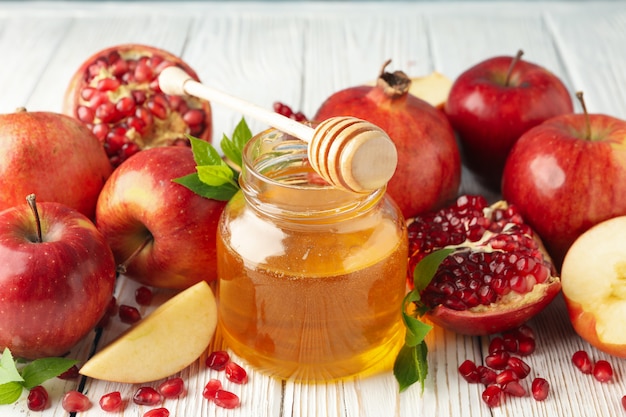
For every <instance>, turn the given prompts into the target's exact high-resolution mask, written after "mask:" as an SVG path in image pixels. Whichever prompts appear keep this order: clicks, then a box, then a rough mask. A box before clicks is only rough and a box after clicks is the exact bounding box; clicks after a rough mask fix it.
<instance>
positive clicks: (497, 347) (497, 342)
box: [489, 336, 505, 353]
mask: <svg viewBox="0 0 626 417" xmlns="http://www.w3.org/2000/svg"><path fill="white" fill-rule="evenodd" d="M503 350H505V349H504V340H502V338H501V337H499V336H496V337H494V338H493V339H491V342H489V353H496V352H500V351H503Z"/></svg>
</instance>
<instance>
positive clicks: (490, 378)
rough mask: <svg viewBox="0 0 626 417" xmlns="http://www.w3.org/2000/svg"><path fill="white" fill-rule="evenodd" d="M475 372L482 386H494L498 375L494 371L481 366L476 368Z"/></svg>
mask: <svg viewBox="0 0 626 417" xmlns="http://www.w3.org/2000/svg"><path fill="white" fill-rule="evenodd" d="M477 372H478V377H479V379H480V382H481V383H482V384H483V385H491V384H495V382H496V377H497V376H498V374H496V371H494V370H493V369H490V368H487V367H486V366H482V365H481V366H479V367H478V368H477Z"/></svg>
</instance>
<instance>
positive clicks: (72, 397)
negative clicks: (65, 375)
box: [61, 390, 91, 413]
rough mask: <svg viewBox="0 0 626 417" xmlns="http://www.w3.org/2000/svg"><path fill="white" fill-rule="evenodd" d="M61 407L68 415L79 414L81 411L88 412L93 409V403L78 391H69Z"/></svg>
mask: <svg viewBox="0 0 626 417" xmlns="http://www.w3.org/2000/svg"><path fill="white" fill-rule="evenodd" d="M61 406H62V407H63V409H64V410H65V411H67V412H68V413H77V412H80V411H87V410H89V409H90V408H91V401H89V398H87V396H86V395H85V394H82V393H80V392H78V391H74V390H72V391H68V392H66V393H65V395H64V396H63V400H62V401H61Z"/></svg>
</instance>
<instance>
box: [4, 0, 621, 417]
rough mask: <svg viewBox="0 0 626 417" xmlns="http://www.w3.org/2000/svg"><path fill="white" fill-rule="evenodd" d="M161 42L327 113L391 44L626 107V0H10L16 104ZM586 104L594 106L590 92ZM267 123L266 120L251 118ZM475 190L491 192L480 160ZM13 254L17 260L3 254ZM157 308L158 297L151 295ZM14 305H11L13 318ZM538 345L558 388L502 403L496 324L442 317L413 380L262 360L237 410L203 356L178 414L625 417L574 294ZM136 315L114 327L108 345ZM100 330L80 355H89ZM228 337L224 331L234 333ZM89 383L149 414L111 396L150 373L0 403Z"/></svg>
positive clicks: (419, 63) (546, 316) (408, 53)
mask: <svg viewBox="0 0 626 417" xmlns="http://www.w3.org/2000/svg"><path fill="white" fill-rule="evenodd" d="M127 42H137V43H145V44H150V45H154V46H158V47H161V48H164V49H167V50H169V51H171V52H174V53H176V54H179V55H181V56H182V57H183V58H184V59H185V60H186V61H187V62H188V63H189V64H191V66H192V67H193V68H194V69H195V70H196V71H197V72H198V74H199V75H200V77H201V79H202V80H203V81H204V82H205V83H207V84H210V85H212V86H214V87H217V88H219V89H222V90H225V91H229V92H231V93H232V94H235V95H238V96H240V97H242V98H245V99H247V100H250V101H252V102H255V103H257V104H259V105H261V106H265V107H267V108H271V105H272V103H273V102H274V101H275V100H280V101H282V102H284V103H286V104H289V105H291V106H293V107H294V108H295V109H296V110H298V109H300V110H302V111H304V112H305V114H307V115H312V114H313V113H314V112H315V110H316V109H317V107H318V106H319V105H320V104H321V102H322V101H323V100H324V99H325V98H326V97H327V96H328V95H330V94H331V93H332V92H334V91H336V90H338V89H341V88H344V87H349V86H353V85H356V84H361V83H364V82H366V81H371V80H373V79H374V78H375V77H376V76H377V73H378V71H379V69H380V67H381V64H382V63H383V62H384V61H385V60H386V59H388V58H391V59H392V60H393V62H392V65H391V67H390V69H403V70H404V71H406V72H407V73H409V74H410V75H413V76H419V75H425V74H428V73H430V72H431V71H435V70H436V71H439V72H442V73H444V74H445V75H447V76H448V77H450V78H455V77H456V76H457V75H459V74H460V72H461V71H462V70H464V69H465V68H467V67H469V66H470V65H473V64H474V63H476V62H478V61H480V60H483V59H485V58H488V57H491V56H494V55H499V54H508V55H512V54H514V53H515V52H516V51H517V50H518V49H519V48H522V49H524V51H525V58H526V59H528V60H531V61H534V62H537V63H540V64H542V65H544V66H546V67H547V68H550V69H551V70H553V71H554V72H555V73H557V74H558V75H559V76H560V77H561V78H562V79H563V80H564V81H565V83H566V84H567V85H568V87H569V88H570V89H571V91H572V92H574V91H576V90H583V91H584V92H585V98H586V101H587V106H588V108H589V109H590V111H592V112H605V113H609V114H612V115H614V116H617V117H621V118H626V87H625V86H626V54H625V51H626V4H625V3H621V2H618V1H612V2H585V1H571V2H566V1H563V2H548V3H545V2H534V1H531V2H523V1H519V2H510V3H509V2H506V3H500V2H497V1H489V2H471V1H467V2H458V3H451V2H446V1H443V2H433V3H430V2H413V3H411V2H406V3H403V2H398V3H391V2H389V3H382V2H380V3H379V2H364V3H358V2H347V3H325V2H324V3H309V2H295V3H289V2H277V3H271V2H232V3H228V2H207V3H202V2H190V3H184V2H174V1H172V2H156V3H148V2H138V3H132V2H121V1H120V2H102V3H99V2H86V3H83V2H54V3H47V2H19V1H16V2H3V3H0V56H1V57H2V61H1V62H2V65H0V111H1V112H11V111H13V110H14V109H15V108H17V107H19V106H25V107H27V108H28V109H29V110H31V111H34V110H48V111H60V110H61V102H62V98H63V93H64V90H65V87H66V85H67V83H68V81H69V78H70V76H71V74H72V73H73V71H74V70H75V69H76V68H77V67H78V66H79V64H80V63H81V62H82V61H83V60H84V59H86V58H87V57H88V56H90V55H91V54H92V53H94V52H96V51H97V50H99V49H101V48H104V47H106V46H109V45H113V44H118V43H127ZM577 108H578V107H577ZM239 118H240V115H239V114H237V113H234V112H232V111H230V110H228V109H226V108H222V107H220V106H218V105H216V106H214V127H215V129H214V132H215V137H217V138H218V139H219V137H220V136H221V134H222V133H223V132H226V133H230V132H231V131H232V129H233V127H234V125H235V123H236V122H237V121H238V120H239ZM249 123H250V125H251V127H252V129H253V131H258V130H260V129H261V128H263V127H264V126H261V125H259V124H257V123H255V122H254V121H252V120H251V121H249ZM462 188H463V189H462V191H463V192H476V191H480V190H479V189H478V188H476V186H475V185H473V182H472V180H471V177H470V176H468V175H467V173H465V172H464V180H463V187H462ZM0 267H1V266H0ZM135 286H136V284H134V283H133V282H130V281H127V280H123V279H122V280H121V281H120V284H119V286H118V288H117V296H118V299H119V300H120V302H121V303H124V302H125V303H131V304H133V303H134V301H133V293H134V291H133V289H134V287H135ZM142 312H143V313H144V314H148V313H149V309H147V310H146V309H144V310H142ZM1 319H2V318H1V317H0V320H1ZM530 324H531V326H532V327H533V328H534V329H535V331H536V333H537V335H538V349H537V352H536V353H535V354H533V355H532V356H531V357H530V358H529V359H528V360H529V362H530V364H531V366H532V369H533V374H532V375H537V376H543V377H545V378H546V379H548V380H549V382H550V384H551V388H552V389H551V393H550V395H549V397H548V399H547V400H545V401H543V402H536V401H534V400H533V399H532V398H529V397H526V398H521V399H519V398H516V399H513V398H508V399H507V400H506V401H505V404H504V405H503V406H501V407H499V408H496V409H492V410H490V409H488V408H487V406H486V405H485V404H483V402H482V401H481V399H480V393H481V387H480V386H479V385H470V384H468V383H466V382H465V381H464V380H462V379H460V378H459V376H458V373H457V366H458V365H459V363H460V362H461V361H463V360H464V359H466V358H470V359H474V360H477V361H480V359H481V357H483V356H484V352H485V351H486V347H487V343H488V338H472V337H463V336H457V335H455V334H451V333H447V332H444V331H442V330H435V331H434V332H432V333H431V335H430V336H429V337H428V339H427V341H428V344H429V346H430V355H429V363H430V375H429V378H428V381H427V386H426V389H425V392H424V393H423V395H421V394H420V389H419V387H418V386H414V387H412V388H411V389H409V390H407V391H406V392H404V393H402V394H399V393H398V389H397V385H396V382H395V380H394V378H393V376H392V374H391V373H390V372H389V373H384V374H381V375H377V376H375V377H370V378H367V379H356V380H348V381H344V382H340V383H329V384H319V385H313V386H306V385H299V384H294V383H290V382H280V381H276V380H273V379H271V378H268V377H266V376H263V375H261V374H259V373H257V372H254V371H252V370H251V369H250V368H249V367H248V369H249V370H250V381H249V383H248V384H247V385H244V386H236V385H229V386H228V387H229V388H230V389H232V390H233V391H234V392H235V393H237V394H239V395H240V397H241V400H242V405H241V407H240V408H237V409H234V410H224V409H220V408H217V407H216V406H215V405H214V404H210V403H208V402H207V401H206V400H204V399H203V398H202V397H201V392H202V387H203V386H204V384H205V383H206V382H207V381H208V379H209V378H211V377H214V376H216V375H215V374H214V373H213V372H214V371H208V370H207V369H206V368H205V367H204V365H203V360H204V358H201V359H200V361H199V362H198V363H197V364H195V365H193V366H191V367H190V368H188V369H186V370H185V371H183V372H181V376H182V377H183V378H184V379H185V382H186V384H187V387H188V394H187V396H186V397H185V398H182V399H179V400H167V401H166V402H165V404H164V405H165V406H166V407H167V408H169V410H170V411H171V412H172V416H177V417H196V416H246V417H253V416H255V417H256V416H258V417H261V416H271V417H282V416H328V417H334V416H354V417H356V416H359V417H365V416H372V417H391V416H406V417H409V416H411V417H413V416H461V415H462V416H518V415H520V416H521V415H524V416H530V415H532V416H620V415H624V414H626V411H625V410H624V409H623V408H622V405H621V402H620V400H621V397H622V396H623V395H625V394H626V362H624V361H623V360H618V359H616V358H610V357H607V356H606V355H603V354H601V353H599V352H597V351H596V350H594V349H592V348H591V347H590V346H589V345H588V344H586V343H585V342H583V341H582V340H581V339H580V338H579V337H578V336H577V335H576V334H575V333H574V332H573V330H572V328H571V325H570V324H569V321H568V318H567V314H566V312H565V310H564V304H563V301H562V299H560V298H559V299H557V301H556V302H555V303H553V304H552V305H551V306H550V307H549V309H548V310H547V311H545V312H544V313H542V314H541V315H540V316H539V317H537V318H535V319H534V320H533V321H531V323H530ZM123 327H125V326H123V325H119V324H118V325H115V326H113V327H111V328H110V329H109V331H108V332H107V333H106V334H104V335H103V338H102V339H101V340H99V342H98V346H102V345H103V344H104V343H106V342H107V341H108V340H110V339H111V338H112V337H114V336H115V334H117V333H118V332H119V331H121V330H122V328H123ZM93 343H94V338H93V337H91V336H90V337H88V338H86V339H85V340H84V341H83V342H82V343H81V344H79V345H78V346H77V347H76V348H75V349H74V350H73V351H72V352H71V355H72V356H73V357H75V358H78V359H79V360H85V358H86V357H87V356H88V355H89V352H90V350H91V349H92V346H93ZM221 346H222V345H221V341H220V340H219V337H218V338H217V339H216V341H215V342H214V346H211V347H210V348H209V349H213V348H214V347H215V348H220V347H221ZM579 349H585V350H587V351H588V352H590V353H591V355H592V356H593V357H594V358H595V359H599V358H604V359H609V360H610V361H611V362H612V363H613V365H614V367H615V372H616V377H615V380H614V381H613V382H612V383H608V384H600V383H598V382H596V381H595V380H593V378H592V377H590V376H588V375H582V374H581V373H580V372H578V371H577V370H575V369H574V368H573V366H572V365H571V363H570V357H571V355H572V353H573V352H575V351H576V350H579ZM78 385H80V387H81V389H84V391H85V392H86V393H87V395H88V396H89V397H90V398H91V400H92V401H93V403H94V406H93V407H92V409H91V410H89V411H88V412H86V413H81V414H80V415H81V416H86V417H95V416H105V415H106V416H110V415H123V416H141V415H143V412H145V411H146V410H147V408H146V409H144V408H142V407H139V406H136V405H134V404H132V403H130V404H128V406H127V407H126V409H125V411H124V412H123V414H108V413H105V412H103V411H101V410H100V409H99V407H98V405H97V401H98V399H99V398H100V396H101V395H102V394H104V393H106V392H110V391H113V390H119V391H121V392H122V395H123V396H124V397H125V398H127V399H129V398H130V397H131V396H132V394H133V393H134V391H135V389H136V388H137V387H136V386H132V385H120V384H110V383H105V382H99V381H93V380H86V381H81V380H76V381H67V382H66V381H61V380H53V381H50V382H48V383H46V386H47V387H48V389H49V391H50V394H51V408H49V409H48V410H46V411H45V412H42V413H29V411H28V409H27V408H26V404H25V397H23V398H22V399H21V400H20V401H19V402H18V403H16V404H14V405H8V406H0V416H2V417H9V416H16V417H17V416H27V415H33V416H34V415H41V416H45V417H51V416H54V417H60V416H65V415H67V413H66V412H64V411H63V409H62V408H61V406H60V398H61V396H62V394H63V393H64V392H65V391H67V390H69V389H74V388H76V387H77V386H78Z"/></svg>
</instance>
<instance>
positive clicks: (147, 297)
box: [135, 285, 152, 306]
mask: <svg viewBox="0 0 626 417" xmlns="http://www.w3.org/2000/svg"><path fill="white" fill-rule="evenodd" d="M135 301H137V304H139V305H142V306H147V305H150V303H151V302H152V290H151V289H150V288H148V287H145V286H143V285H142V286H141V287H139V288H137V289H136V290H135Z"/></svg>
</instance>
